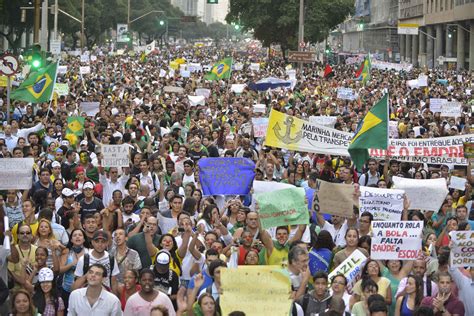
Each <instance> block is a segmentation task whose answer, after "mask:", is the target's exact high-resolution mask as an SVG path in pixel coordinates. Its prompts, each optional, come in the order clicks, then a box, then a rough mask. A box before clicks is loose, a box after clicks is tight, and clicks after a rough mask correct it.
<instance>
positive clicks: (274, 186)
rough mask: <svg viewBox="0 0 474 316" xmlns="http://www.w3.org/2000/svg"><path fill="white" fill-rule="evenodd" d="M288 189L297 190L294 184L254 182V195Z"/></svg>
mask: <svg viewBox="0 0 474 316" xmlns="http://www.w3.org/2000/svg"><path fill="white" fill-rule="evenodd" d="M288 188H296V186H294V185H293V184H288V183H282V182H273V181H272V182H270V181H258V180H255V181H254V182H253V192H254V194H257V193H264V192H272V191H275V190H282V189H288Z"/></svg>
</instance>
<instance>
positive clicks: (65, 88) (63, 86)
mask: <svg viewBox="0 0 474 316" xmlns="http://www.w3.org/2000/svg"><path fill="white" fill-rule="evenodd" d="M54 92H56V93H57V94H58V95H59V96H62V95H68V94H69V85H68V84H67V83H56V84H55V85H54Z"/></svg>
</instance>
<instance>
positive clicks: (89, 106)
mask: <svg viewBox="0 0 474 316" xmlns="http://www.w3.org/2000/svg"><path fill="white" fill-rule="evenodd" d="M99 108H100V103H99V102H81V104H80V105H79V109H80V110H81V113H82V112H86V114H87V116H91V117H94V116H95V115H96V114H97V113H99Z"/></svg>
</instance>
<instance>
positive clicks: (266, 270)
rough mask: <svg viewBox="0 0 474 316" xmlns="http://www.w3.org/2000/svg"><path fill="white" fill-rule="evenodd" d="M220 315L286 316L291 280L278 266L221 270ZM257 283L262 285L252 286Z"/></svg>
mask: <svg viewBox="0 0 474 316" xmlns="http://www.w3.org/2000/svg"><path fill="white" fill-rule="evenodd" d="M221 284H222V294H221V295H220V298H219V301H220V307H221V309H222V315H229V313H230V312H233V311H237V310H238V311H242V312H244V313H245V315H247V316H261V315H272V316H288V313H289V312H290V309H291V303H292V302H291V299H290V298H289V295H288V293H290V292H291V281H290V277H289V275H288V273H287V272H286V271H284V270H282V269H281V268H280V267H278V266H239V267H238V268H236V269H235V268H234V269H232V268H224V269H222V270H221ZM256 284H260V285H262V286H255V285H256Z"/></svg>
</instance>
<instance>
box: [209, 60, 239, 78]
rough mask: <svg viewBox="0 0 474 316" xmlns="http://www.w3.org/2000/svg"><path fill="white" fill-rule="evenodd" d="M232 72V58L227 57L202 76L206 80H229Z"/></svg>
mask: <svg viewBox="0 0 474 316" xmlns="http://www.w3.org/2000/svg"><path fill="white" fill-rule="evenodd" d="M231 72H232V57H227V58H224V59H222V60H221V61H219V62H218V63H217V64H215V65H214V66H213V67H212V69H211V71H210V72H209V73H207V74H206V75H205V76H204V79H206V80H221V79H229V78H230V74H231Z"/></svg>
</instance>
